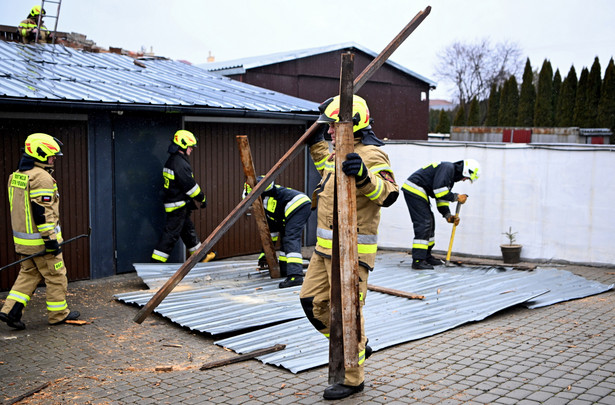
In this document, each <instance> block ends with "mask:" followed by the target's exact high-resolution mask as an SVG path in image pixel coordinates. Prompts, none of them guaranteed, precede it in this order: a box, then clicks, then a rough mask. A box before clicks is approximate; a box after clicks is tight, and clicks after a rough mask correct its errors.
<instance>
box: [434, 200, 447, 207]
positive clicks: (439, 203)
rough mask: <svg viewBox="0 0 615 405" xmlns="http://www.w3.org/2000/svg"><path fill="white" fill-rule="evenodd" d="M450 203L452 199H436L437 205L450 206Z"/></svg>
mask: <svg viewBox="0 0 615 405" xmlns="http://www.w3.org/2000/svg"><path fill="white" fill-rule="evenodd" d="M449 205H450V201H446V200H436V207H448V206H449Z"/></svg>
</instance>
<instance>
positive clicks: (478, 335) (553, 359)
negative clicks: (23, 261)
mask: <svg viewBox="0 0 615 405" xmlns="http://www.w3.org/2000/svg"><path fill="white" fill-rule="evenodd" d="M560 267H561V268H562V269H565V270H569V271H571V272H573V273H575V274H578V275H580V276H583V277H586V278H588V279H592V280H597V281H600V282H602V283H605V284H612V283H615V267H612V268H606V267H584V266H571V265H566V266H560ZM146 288H147V287H146V286H145V285H144V284H143V282H142V281H141V280H140V279H139V277H138V276H137V275H136V273H129V274H124V275H118V276H114V277H109V278H105V279H99V280H89V281H78V282H72V283H70V284H69V296H68V300H69V304H70V306H71V308H72V309H76V310H79V311H80V312H81V314H82V316H81V319H83V320H86V321H88V322H89V323H88V324H86V325H82V326H76V325H60V326H49V325H48V324H47V320H46V316H45V310H44V288H39V289H38V290H37V292H36V294H35V296H34V298H33V300H32V301H31V303H30V304H29V306H28V309H27V311H26V314H25V315H24V321H25V323H26V325H27V329H26V330H24V331H15V330H12V329H10V328H9V327H8V326H7V325H6V324H4V323H0V401H3V402H2V403H11V401H12V400H13V399H15V398H16V397H18V396H20V395H22V394H25V393H27V392H28V391H30V390H33V389H35V388H38V387H40V386H42V385H43V384H46V383H49V385H48V386H46V387H45V388H43V389H41V390H40V391H39V392H38V393H36V394H33V395H30V396H28V397H26V398H25V399H23V400H22V401H21V402H19V403H21V404H179V403H181V404H267V403H276V404H318V403H331V402H330V401H324V400H323V399H322V392H323V390H324V388H325V387H326V386H327V375H328V370H327V368H326V367H325V366H323V367H319V368H316V369H313V370H308V371H305V372H301V373H299V374H292V373H291V372H289V371H287V370H285V369H282V368H277V367H275V366H270V365H265V364H263V363H261V362H259V361H257V360H249V361H244V362H240V363H236V364H230V365H226V366H222V367H217V368H213V369H209V370H205V371H200V370H199V367H200V366H201V365H203V364H204V363H207V362H210V361H213V360H220V359H225V358H231V357H234V356H236V354H235V353H233V352H230V351H227V350H225V349H224V348H221V347H218V346H215V345H214V344H213V341H214V340H213V339H212V338H211V337H210V336H208V335H205V334H202V333H199V332H192V331H190V330H188V329H185V328H182V327H180V326H177V325H175V324H173V323H171V322H169V321H168V320H166V319H165V318H162V317H161V316H159V315H157V314H153V315H151V316H149V317H148V318H147V319H146V320H145V321H144V322H143V323H142V324H140V325H139V324H136V323H135V322H133V318H134V316H135V315H136V314H137V312H138V310H139V308H138V307H133V306H129V305H126V304H123V303H120V302H117V301H115V300H114V299H113V295H114V294H117V293H122V292H128V291H136V290H141V289H146ZM6 295H7V292H2V293H0V302H3V301H4V299H5V298H6ZM367 305H369V298H368V300H367ZM614 321H615V292H613V291H608V292H606V293H603V294H599V295H596V296H591V297H587V298H583V299H578V300H573V301H569V302H563V303H559V304H555V305H551V306H548V307H544V308H538V309H527V308H524V307H514V308H510V309H507V310H504V311H501V312H499V313H497V314H495V315H493V316H490V317H489V318H487V319H486V320H483V321H481V322H477V323H470V324H466V325H463V326H461V327H457V328H455V329H452V330H449V331H446V332H443V333H440V334H438V335H435V336H432V337H428V338H424V339H421V340H418V341H413V342H408V343H405V344H400V345H397V346H394V347H391V348H387V349H384V350H381V351H378V352H375V353H374V354H373V355H372V357H371V358H370V359H369V360H368V361H367V362H366V387H365V391H363V392H362V393H359V394H355V395H353V396H351V397H349V398H346V399H344V400H341V401H334V402H336V403H340V404H358V403H370V404H371V403H373V404H451V405H453V404H528V405H530V404H553V405H556V404H612V405H614V404H615V322H614ZM160 366H172V371H166V372H164V371H156V368H157V367H160Z"/></svg>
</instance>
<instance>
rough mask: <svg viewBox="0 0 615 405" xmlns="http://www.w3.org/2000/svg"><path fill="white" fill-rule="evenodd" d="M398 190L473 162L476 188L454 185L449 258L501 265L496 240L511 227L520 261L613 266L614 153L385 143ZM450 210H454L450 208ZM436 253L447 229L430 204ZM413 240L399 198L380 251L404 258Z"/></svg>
mask: <svg viewBox="0 0 615 405" xmlns="http://www.w3.org/2000/svg"><path fill="white" fill-rule="evenodd" d="M384 150H385V151H386V152H387V153H388V154H389V157H390V159H391V163H392V165H393V170H394V172H395V177H396V180H397V183H398V184H399V185H400V187H401V185H402V184H403V182H404V181H405V180H406V179H407V178H408V176H410V174H412V173H413V172H414V171H415V170H416V169H418V168H420V167H422V166H424V165H426V164H428V163H430V162H434V161H451V162H454V161H458V160H462V159H465V158H474V159H477V160H478V161H479V162H480V163H481V166H482V167H481V170H482V175H481V177H480V179H479V180H478V181H476V182H475V183H474V184H471V183H469V182H468V181H466V182H460V183H456V185H455V187H454V188H453V191H454V192H457V193H466V194H468V195H469V198H468V202H467V203H466V204H465V205H463V207H462V209H461V214H460V217H461V223H460V225H459V226H458V227H457V230H456V234H455V240H454V244H453V252H457V253H462V254H470V255H477V256H487V257H500V256H501V253H500V247H499V246H500V244H502V243H505V242H506V238H505V236H504V235H503V234H502V232H505V231H507V230H508V228H509V226H511V227H512V230H513V232H515V231H516V232H518V233H517V235H516V236H517V243H520V244H522V245H523V250H522V252H521V257H522V258H525V259H536V260H554V261H570V262H577V263H591V264H607V263H610V264H612V263H615V248H614V246H615V234H614V231H615V214H613V209H612V205H613V201H615V187H613V176H614V175H615V147H614V146H610V147H609V146H608V145H605V146H597V145H596V146H593V145H561V144H559V145H553V146H548V145H544V144H543V145H534V146H533V145H527V144H510V145H502V144H500V145H489V144H479V143H458V142H451V141H442V142H416V143H390V144H387V145H386V146H384ZM451 207H452V210H454V208H455V206H454V205H451ZM432 210H433V211H434V214H435V216H436V245H435V248H434V249H435V250H436V251H444V252H446V251H447V249H448V245H449V241H450V236H451V230H452V225H450V224H448V223H446V222H445V220H444V219H443V218H442V216H441V215H440V214H439V213H438V212H437V210H436V209H435V206H434V204H433V202H432ZM413 237H414V233H413V231H412V223H411V221H410V215H409V214H408V211H407V207H406V204H405V200H404V198H403V195H400V198H399V199H398V200H397V202H396V203H395V204H393V206H391V207H389V208H385V209H383V210H382V220H381V223H380V230H379V240H378V242H379V246H380V247H383V248H404V249H408V250H410V247H411V245H412V239H413Z"/></svg>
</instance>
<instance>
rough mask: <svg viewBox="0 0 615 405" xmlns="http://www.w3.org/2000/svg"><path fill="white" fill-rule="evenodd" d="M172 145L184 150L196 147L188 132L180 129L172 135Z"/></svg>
mask: <svg viewBox="0 0 615 405" xmlns="http://www.w3.org/2000/svg"><path fill="white" fill-rule="evenodd" d="M173 143H174V144H176V145H178V146H179V147H180V148H182V149H184V150H186V149H188V147H193V148H194V147H196V137H195V136H194V135H193V134H192V132H190V131H186V130H185V129H180V130H179V131H177V132H176V133H175V135H173Z"/></svg>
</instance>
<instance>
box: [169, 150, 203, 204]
mask: <svg viewBox="0 0 615 405" xmlns="http://www.w3.org/2000/svg"><path fill="white" fill-rule="evenodd" d="M162 177H163V178H164V197H163V203H164V210H165V211H166V212H171V211H175V210H176V209H179V208H181V207H184V206H186V204H188V203H191V206H190V208H193V209H194V208H196V206H195V205H194V203H193V202H192V199H194V200H196V201H199V202H205V199H206V198H205V194H204V193H203V191H202V190H201V187H200V186H199V185H198V184H197V182H196V181H195V180H194V174H193V173H192V166H190V162H189V161H188V156H186V155H185V154H183V153H180V152H176V153H171V156H169V158H168V159H167V162H166V163H165V164H164V168H163V169H162Z"/></svg>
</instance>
